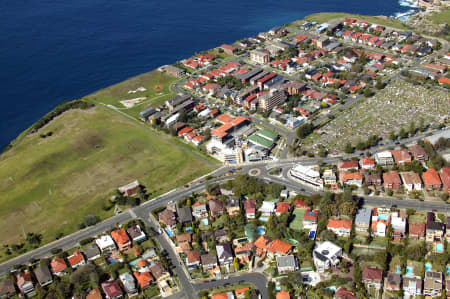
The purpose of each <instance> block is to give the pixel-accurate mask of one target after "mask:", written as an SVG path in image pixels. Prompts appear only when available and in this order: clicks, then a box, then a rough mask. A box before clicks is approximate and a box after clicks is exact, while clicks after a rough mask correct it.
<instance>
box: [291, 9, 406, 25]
mask: <svg viewBox="0 0 450 299" xmlns="http://www.w3.org/2000/svg"><path fill="white" fill-rule="evenodd" d="M338 18H341V19H344V18H355V19H360V20H364V21H367V22H370V23H375V24H379V25H383V26H387V27H392V28H398V29H408V27H407V26H405V24H404V23H402V22H401V21H399V20H395V19H391V18H387V17H383V16H379V17H378V16H365V15H359V14H350V13H344V12H324V13H317V14H312V15H309V16H307V17H305V19H304V20H301V21H296V22H294V23H293V24H295V25H300V24H302V23H303V22H304V21H310V22H317V23H325V22H328V21H330V20H333V19H338Z"/></svg>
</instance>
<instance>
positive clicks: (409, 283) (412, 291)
mask: <svg viewBox="0 0 450 299" xmlns="http://www.w3.org/2000/svg"><path fill="white" fill-rule="evenodd" d="M422 289H423V280H422V278H420V277H410V276H403V292H404V294H405V295H406V296H411V297H415V296H420V295H422Z"/></svg>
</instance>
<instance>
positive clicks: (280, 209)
mask: <svg viewBox="0 0 450 299" xmlns="http://www.w3.org/2000/svg"><path fill="white" fill-rule="evenodd" d="M290 206H291V204H290V203H288V202H279V203H278V204H277V210H276V212H277V213H287V212H289V208H290Z"/></svg>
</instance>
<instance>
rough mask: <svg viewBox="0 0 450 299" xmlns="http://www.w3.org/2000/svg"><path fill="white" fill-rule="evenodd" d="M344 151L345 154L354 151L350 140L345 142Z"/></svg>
mask: <svg viewBox="0 0 450 299" xmlns="http://www.w3.org/2000/svg"><path fill="white" fill-rule="evenodd" d="M344 152H345V153H346V154H351V153H353V152H354V149H353V145H352V144H351V143H350V142H347V143H346V144H345V148H344Z"/></svg>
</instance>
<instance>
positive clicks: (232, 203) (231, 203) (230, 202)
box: [227, 196, 239, 208]
mask: <svg viewBox="0 0 450 299" xmlns="http://www.w3.org/2000/svg"><path fill="white" fill-rule="evenodd" d="M227 207H229V208H234V207H239V197H237V196H230V197H229V198H228V199H227Z"/></svg>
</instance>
